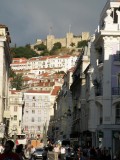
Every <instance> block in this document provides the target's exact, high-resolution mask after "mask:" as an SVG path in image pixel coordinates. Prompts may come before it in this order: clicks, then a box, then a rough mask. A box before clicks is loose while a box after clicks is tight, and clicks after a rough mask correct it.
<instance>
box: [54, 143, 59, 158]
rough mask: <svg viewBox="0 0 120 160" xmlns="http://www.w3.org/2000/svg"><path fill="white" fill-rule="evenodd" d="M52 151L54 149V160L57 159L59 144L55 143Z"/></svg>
mask: <svg viewBox="0 0 120 160" xmlns="http://www.w3.org/2000/svg"><path fill="white" fill-rule="evenodd" d="M53 151H54V157H55V160H58V154H59V153H60V150H59V146H58V145H55V147H54V149H53Z"/></svg>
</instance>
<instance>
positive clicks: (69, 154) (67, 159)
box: [66, 148, 71, 160]
mask: <svg viewBox="0 0 120 160" xmlns="http://www.w3.org/2000/svg"><path fill="white" fill-rule="evenodd" d="M66 160H71V149H70V148H68V149H67V151H66Z"/></svg>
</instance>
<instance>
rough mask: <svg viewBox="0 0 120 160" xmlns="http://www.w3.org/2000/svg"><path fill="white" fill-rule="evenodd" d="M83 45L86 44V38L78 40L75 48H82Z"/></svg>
mask: <svg viewBox="0 0 120 160" xmlns="http://www.w3.org/2000/svg"><path fill="white" fill-rule="evenodd" d="M85 46H88V41H87V40H84V41H80V42H78V44H77V48H84V47H85Z"/></svg>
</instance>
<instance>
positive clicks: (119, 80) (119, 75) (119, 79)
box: [118, 74, 120, 88]
mask: <svg viewBox="0 0 120 160" xmlns="http://www.w3.org/2000/svg"><path fill="white" fill-rule="evenodd" d="M118 87H119V88H120V74H118Z"/></svg>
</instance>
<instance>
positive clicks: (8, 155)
mask: <svg viewBox="0 0 120 160" xmlns="http://www.w3.org/2000/svg"><path fill="white" fill-rule="evenodd" d="M14 145H15V144H14V142H13V141H12V140H8V141H6V143H5V149H4V153H2V154H0V160H21V159H20V157H19V156H18V154H16V153H14V152H13V148H14Z"/></svg>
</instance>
